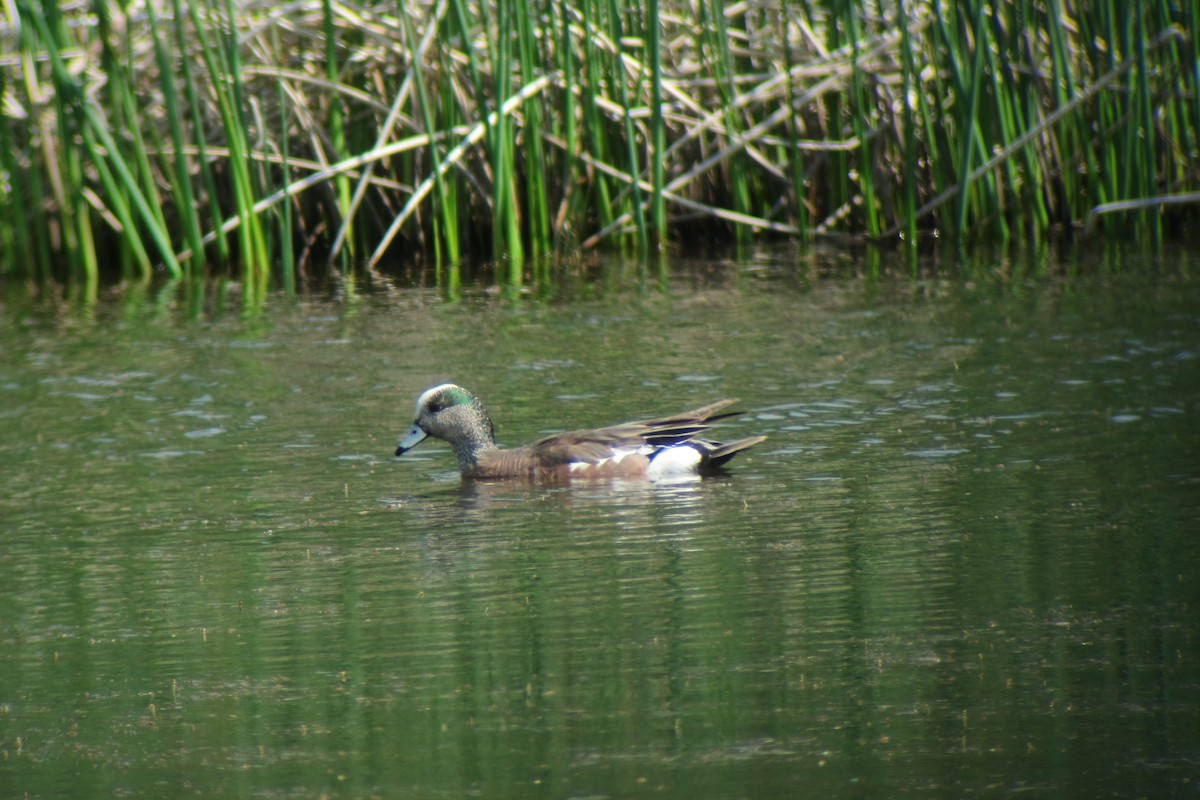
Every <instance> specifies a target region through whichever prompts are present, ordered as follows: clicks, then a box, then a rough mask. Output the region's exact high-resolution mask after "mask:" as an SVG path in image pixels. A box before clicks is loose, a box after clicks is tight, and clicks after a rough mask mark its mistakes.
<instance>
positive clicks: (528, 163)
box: [513, 2, 553, 259]
mask: <svg viewBox="0 0 1200 800" xmlns="http://www.w3.org/2000/svg"><path fill="white" fill-rule="evenodd" d="M513 9H514V11H515V16H516V28H517V29H516V38H517V58H518V61H519V62H520V66H521V78H522V82H523V83H524V84H526V85H528V84H529V83H531V82H532V81H533V80H534V79H535V78H536V76H537V73H538V71H539V68H538V58H539V53H538V50H537V46H536V41H535V36H534V31H533V18H532V17H533V11H536V8H535V9H530V8H529V5H527V4H526V3H520V2H519V3H516V4H515V5H514V6H513ZM545 16H546V17H549V13H546V14H545ZM524 110H525V122H524V129H525V136H524V137H522V138H523V140H524V144H525V152H524V163H525V170H524V172H525V219H526V222H527V225H528V232H529V249H530V251H531V254H532V256H533V258H534V259H543V258H544V257H545V256H547V255H549V254H550V251H551V248H552V240H553V236H552V234H551V232H550V228H551V222H550V198H549V188H548V186H547V183H546V181H547V177H548V175H547V173H548V170H547V168H546V167H547V164H546V154H545V149H544V148H543V146H542V137H541V131H542V130H544V128H545V127H546V126H545V122H544V120H545V116H544V115H543V113H542V104H541V99H540V98H536V97H534V98H530V99H529V100H527V101H525V105H524Z"/></svg>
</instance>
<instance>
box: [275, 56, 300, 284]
mask: <svg viewBox="0 0 1200 800" xmlns="http://www.w3.org/2000/svg"><path fill="white" fill-rule="evenodd" d="M276 44H278V42H276ZM275 87H276V94H277V96H278V98H279V155H280V158H281V159H282V161H281V163H280V165H279V169H280V177H281V178H282V181H283V186H282V187H281V188H282V189H283V191H284V192H286V191H287V190H288V188H289V187H290V186H291V183H292V165H291V164H290V163H289V162H288V154H289V153H291V150H292V148H291V135H290V134H289V132H288V127H289V126H288V116H289V115H288V110H287V109H288V97H287V90H286V87H285V86H284V83H283V81H282V80H276V81H275ZM278 219H279V269H280V275H281V276H282V278H283V292H284V294H285V295H286V296H288V297H292V296H294V295H295V294H296V255H295V253H294V252H293V247H292V242H293V240H294V239H295V231H294V228H293V225H294V223H293V220H292V203H291V199H290V198H289V199H287V200H284V201H283V203H282V206H281V208H280V210H279V214H278Z"/></svg>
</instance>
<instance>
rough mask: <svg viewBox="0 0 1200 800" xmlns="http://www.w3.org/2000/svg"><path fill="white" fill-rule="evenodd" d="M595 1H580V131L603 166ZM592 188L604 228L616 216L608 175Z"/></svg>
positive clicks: (605, 146) (599, 177)
mask: <svg viewBox="0 0 1200 800" xmlns="http://www.w3.org/2000/svg"><path fill="white" fill-rule="evenodd" d="M599 2H600V0H583V2H582V15H583V23H582V27H583V62H584V69H585V71H586V73H587V75H588V78H589V79H588V80H586V81H585V82H584V84H583V115H584V119H585V122H586V124H585V125H584V130H585V131H586V133H587V145H588V148H587V152H588V155H590V156H591V157H592V158H594V159H595V160H596V161H598V162H600V163H602V164H607V163H609V162H610V158H609V146H608V138H607V137H606V136H605V135H604V131H605V123H604V117H603V116H602V115H601V113H600V105H599V102H598V99H599V93H598V91H597V90H598V88H599V81H597V80H596V76H598V75H602V74H603V73H604V67H603V65H602V64H601V58H600V53H599V51H598V49H597V48H596V46H595V43H594V42H593V40H592V32H593V31H594V30H598V28H597V27H596V26H595V23H594V22H593V11H595V9H596V7H597V5H598V4H599ZM592 186H593V188H594V191H595V198H594V199H593V201H592V207H593V208H594V209H595V211H596V214H597V216H598V218H599V221H600V227H601V228H608V227H610V226H611V225H612V224H613V220H614V219H616V216H617V215H616V213H615V209H614V207H613V202H614V201H613V193H612V187H611V185H610V182H609V178H608V176H607V175H604V174H603V173H600V174H598V175H596V176H595V178H594V180H593V182H592Z"/></svg>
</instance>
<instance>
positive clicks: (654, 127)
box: [646, 0, 667, 249]
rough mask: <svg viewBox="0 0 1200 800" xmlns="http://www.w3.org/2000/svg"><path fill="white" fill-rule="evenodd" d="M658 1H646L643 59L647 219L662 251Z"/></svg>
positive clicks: (664, 223) (662, 143)
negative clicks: (649, 190)
mask: <svg viewBox="0 0 1200 800" xmlns="http://www.w3.org/2000/svg"><path fill="white" fill-rule="evenodd" d="M659 13H660V12H659V0H649V3H648V6H647V9H646V28H647V31H646V34H647V35H646V39H647V50H648V53H647V56H648V59H649V61H650V137H651V138H650V141H651V147H650V159H651V171H650V183H651V185H652V186H653V187H654V196H653V198H652V199H651V201H650V218H651V219H652V220H653V222H654V244H655V246H656V247H658V248H659V249H662V248H663V247H664V246H665V245H666V242H667V204H666V203H665V202H664V201H663V184H664V183H665V181H666V167H665V165H664V163H663V160H664V153H665V152H666V150H667V131H666V126H665V125H664V123H663V109H662V106H663V95H662V74H663V64H662V58H663V56H662V22H661V21H660V20H659Z"/></svg>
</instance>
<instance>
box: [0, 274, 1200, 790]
mask: <svg viewBox="0 0 1200 800" xmlns="http://www.w3.org/2000/svg"><path fill="white" fill-rule="evenodd" d="M840 258H841V260H840V261H839V260H838V259H837V258H835V259H833V260H834V261H835V262H837V263H838V264H840V265H841V266H837V265H836V264H835V268H833V269H830V270H828V271H821V270H816V271H814V270H813V269H812V268H811V265H810V264H809V263H808V262H803V261H802V260H798V259H794V258H792V259H789V258H770V257H764V258H755V259H751V260H748V261H744V262H729V263H727V262H714V263H712V264H700V265H696V267H695V269H691V268H689V269H687V270H685V271H681V272H679V273H677V274H675V275H673V276H672V277H671V278H670V279H669V281H668V282H667V285H666V286H665V288H656V289H651V290H640V289H639V287H638V286H637V285H636V284H634V285H628V284H624V283H621V282H620V281H617V282H615V283H613V284H612V285H598V284H595V283H588V284H587V285H585V286H584V287H583V288H582V289H581V290H580V291H578V292H577V293H575V294H574V295H572V296H571V297H565V298H560V299H558V300H537V299H534V298H532V297H526V298H520V299H517V300H512V299H505V298H503V297H501V296H500V295H498V294H495V293H493V292H491V291H488V290H485V289H478V290H475V289H469V290H467V291H466V292H464V295H463V297H462V299H461V300H459V301H457V302H447V301H445V300H443V299H442V297H441V296H440V295H439V294H438V293H437V292H436V291H430V290H422V289H409V288H401V287H398V286H395V285H392V286H389V285H387V284H386V283H384V284H383V285H381V286H379V287H377V288H376V289H375V290H373V291H370V292H364V293H361V294H358V295H356V296H353V297H351V296H349V295H346V294H342V295H336V296H331V297H314V298H310V299H305V300H301V301H295V302H288V301H286V300H284V299H282V298H280V299H278V300H277V301H272V303H270V304H269V305H268V307H267V308H266V309H265V310H264V312H263V313H262V314H261V315H259V316H257V317H254V318H251V319H241V318H238V317H237V316H236V315H233V314H224V315H223V314H212V315H209V316H207V317H204V318H202V319H198V320H197V319H193V320H189V319H187V318H185V317H186V315H184V314H181V313H178V312H176V311H175V310H174V309H173V308H172V307H171V305H170V304H169V303H141V304H139V303H134V302H132V301H131V300H130V299H129V298H128V297H124V296H121V297H117V298H115V299H110V300H105V301H101V302H100V303H99V304H98V305H97V306H95V307H93V308H90V309H81V310H72V311H70V312H68V313H63V314H51V313H48V312H47V311H45V310H44V309H39V308H37V307H34V306H31V305H29V304H22V303H20V302H17V301H13V300H12V299H11V296H12V293H11V292H10V299H9V301H8V303H7V305H6V306H5V307H4V309H3V317H2V318H0V398H2V403H0V425H2V427H0V470H2V473H0V474H2V475H3V485H4V490H3V493H0V517H2V519H3V522H2V523H0V570H2V573H3V581H2V582H0V795H3V796H5V797H25V796H28V797H31V798H36V797H68V796H79V797H97V796H155V797H166V796H172V797H182V796H189V795H192V796H200V797H217V796H243V797H264V798H274V797H330V798H333V797H345V798H361V797H381V798H389V797H421V798H439V797H444V798H461V797H465V796H480V797H488V798H542V797H545V798H628V797H673V798H678V797H687V798H689V800H726V799H729V800H733V799H734V798H746V797H754V798H774V797H779V798H785V797H786V798H792V797H821V798H838V797H847V798H850V797H854V798H857V797H894V796H900V795H916V796H925V797H929V796H934V797H954V798H958V797H964V796H982V795H987V796H1004V795H1011V794H1017V793H1021V794H1032V795H1033V796H1039V797H1055V798H1064V797H1072V798H1097V797H1195V796H1197V794H1200V588H1198V586H1197V580H1198V578H1200V278H1198V277H1197V275H1196V274H1195V269H1194V264H1192V263H1191V262H1190V261H1189V260H1188V257H1187V255H1186V254H1176V255H1169V254H1168V255H1158V256H1137V257H1132V256H1131V257H1130V261H1131V262H1132V263H1128V264H1125V265H1123V266H1122V268H1121V269H1117V270H1114V271H1112V272H1109V271H1107V270H1104V269H1099V268H1096V269H1078V270H1076V271H1075V272H1074V273H1072V272H1071V270H1070V269H1069V268H1068V267H1060V266H1058V265H1051V267H1050V268H1049V269H1047V270H1045V271H1044V274H1039V275H1038V276H1037V277H1023V278H1014V277H1012V276H1013V275H1014V273H1015V272H1019V271H1018V270H1014V269H1013V264H1012V263H1011V262H1006V261H1004V260H1002V259H997V261H996V262H995V263H988V262H983V263H977V264H976V265H975V266H974V268H973V270H969V271H958V270H956V271H954V273H953V274H950V275H944V276H938V275H936V274H934V275H927V276H926V277H921V278H917V277H911V276H902V277H890V276H886V270H885V277H880V278H875V279H868V278H861V277H854V276H852V275H847V274H846V273H847V272H848V270H849V269H852V265H851V267H849V268H847V267H846V261H847V260H849V259H850V256H842V257H840ZM446 380H454V381H456V382H458V383H461V384H463V385H465V386H467V387H468V388H470V389H471V390H472V391H474V392H475V393H476V394H478V395H479V396H480V397H481V398H482V399H483V401H484V402H485V403H486V404H487V406H488V408H489V410H490V412H491V415H492V418H493V420H494V421H495V424H496V428H497V436H498V438H499V440H500V441H501V443H503V444H508V445H515V444H521V443H524V442H528V441H532V440H533V439H535V438H538V437H540V436H543V435H545V434H547V433H550V432H555V431H560V430H564V429H572V428H579V427H588V426H597V425H605V424H611V423H615V422H620V421H625V420H629V419H638V418H645V417H653V416H661V415H663V414H667V413H670V412H673V411H679V410H682V409H686V408H691V407H695V406H698V405H701V404H703V403H706V402H708V401H711V400H715V399H718V398H723V397H737V398H740V400H739V403H738V406H737V407H738V408H739V409H741V410H743V411H745V412H746V413H745V414H743V415H742V416H739V417H736V418H734V419H731V420H728V421H726V422H723V423H721V425H720V435H721V437H723V438H730V439H731V438H736V437H741V436H752V435H757V434H765V435H767V436H768V437H769V438H768V439H767V441H766V442H764V443H762V444H760V445H758V446H757V447H755V448H754V449H753V450H750V451H749V452H747V453H743V454H740V455H739V456H738V458H736V459H735V460H734V461H733V462H732V464H731V469H730V474H729V475H728V476H726V477H721V478H715V479H706V480H703V481H693V482H680V483H670V484H662V485H660V484H647V483H639V482H630V481H626V482H578V483H573V484H568V485H530V484H525V483H514V482H509V483H503V482H501V483H464V482H463V481H461V480H460V478H459V476H458V473H457V471H456V467H455V461H454V458H453V455H452V453H451V452H450V450H449V449H448V448H447V447H446V446H445V445H444V444H442V443H439V442H435V441H432V440H431V441H429V442H426V443H425V444H423V445H422V446H421V447H420V448H418V449H416V450H414V451H413V452H411V453H409V454H406V455H405V457H404V458H402V459H399V460H397V459H394V458H393V457H392V451H393V450H394V448H395V443H396V439H397V437H398V436H400V435H402V434H404V433H405V432H406V431H407V430H408V428H409V426H410V425H411V423H412V409H413V402H414V400H415V398H416V397H417V395H418V394H419V393H420V392H421V391H422V390H423V389H425V388H427V387H428V386H431V385H434V384H436V383H440V382H443V381H446Z"/></svg>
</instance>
